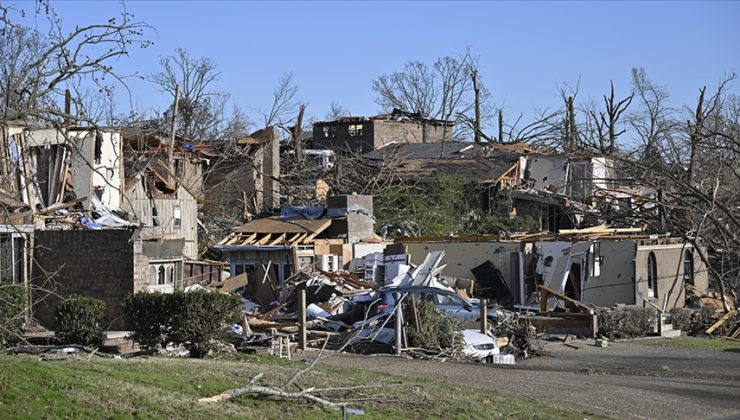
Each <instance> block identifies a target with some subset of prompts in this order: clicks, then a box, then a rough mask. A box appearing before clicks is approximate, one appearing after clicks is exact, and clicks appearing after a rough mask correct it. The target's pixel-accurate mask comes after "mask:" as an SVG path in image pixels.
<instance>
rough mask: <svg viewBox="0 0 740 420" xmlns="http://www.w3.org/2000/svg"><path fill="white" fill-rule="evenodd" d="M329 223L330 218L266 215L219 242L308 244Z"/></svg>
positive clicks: (221, 243)
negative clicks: (285, 218)
mask: <svg viewBox="0 0 740 420" xmlns="http://www.w3.org/2000/svg"><path fill="white" fill-rule="evenodd" d="M330 225H331V219H313V220H309V219H291V220H282V219H280V218H279V217H266V218H263V219H256V220H252V221H251V222H249V223H246V224H244V225H242V226H240V227H238V228H236V229H234V233H232V234H231V235H229V236H227V237H226V238H225V239H224V240H222V241H221V242H220V243H219V246H220V247H231V246H237V247H238V246H295V245H302V244H310V243H312V241H313V240H314V238H316V236H318V235H319V234H321V233H322V232H324V231H325V230H326V229H327V228H329V226H330Z"/></svg>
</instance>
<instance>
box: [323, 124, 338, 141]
mask: <svg viewBox="0 0 740 420" xmlns="http://www.w3.org/2000/svg"><path fill="white" fill-rule="evenodd" d="M322 131H323V133H324V138H325V139H333V138H334V137H336V135H337V127H336V126H334V125H325V126H324V127H323V129H322Z"/></svg>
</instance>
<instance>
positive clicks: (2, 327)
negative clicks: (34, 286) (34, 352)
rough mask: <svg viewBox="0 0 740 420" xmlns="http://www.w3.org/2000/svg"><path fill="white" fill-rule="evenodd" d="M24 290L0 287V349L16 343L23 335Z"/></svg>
mask: <svg viewBox="0 0 740 420" xmlns="http://www.w3.org/2000/svg"><path fill="white" fill-rule="evenodd" d="M25 310H26V289H25V288H23V287H20V286H0V348H5V347H7V346H10V345H13V344H15V343H17V342H18V341H19V340H20V338H21V337H22V335H23V331H22V329H23V322H24V319H25Z"/></svg>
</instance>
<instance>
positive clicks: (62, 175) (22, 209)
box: [0, 121, 123, 284]
mask: <svg viewBox="0 0 740 420" xmlns="http://www.w3.org/2000/svg"><path fill="white" fill-rule="evenodd" d="M122 176H123V159H122V158H121V136H120V133H119V132H118V131H117V130H115V129H111V128H105V127H78V126H67V127H62V128H59V129H57V128H49V127H47V126H42V125H38V124H35V123H27V122H24V121H11V122H3V123H0V282H14V283H24V284H25V282H27V281H28V279H29V278H30V277H31V275H30V274H31V270H32V264H31V263H32V259H33V258H32V250H31V246H32V243H33V241H32V237H33V234H34V230H35V228H36V227H42V226H43V225H44V223H43V221H44V219H43V218H41V219H37V218H34V216H36V215H42V216H45V217H46V216H49V215H51V214H53V213H54V212H55V211H66V210H64V209H65V208H67V207H71V206H72V205H74V206H77V207H80V208H85V209H87V210H93V208H98V209H101V211H102V208H104V207H106V208H116V207H117V206H118V205H119V204H120V202H121V186H122ZM64 202H73V204H72V205H65V204H62V203H64ZM34 222H38V223H36V227H34Z"/></svg>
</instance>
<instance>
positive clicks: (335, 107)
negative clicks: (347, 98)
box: [326, 101, 351, 121]
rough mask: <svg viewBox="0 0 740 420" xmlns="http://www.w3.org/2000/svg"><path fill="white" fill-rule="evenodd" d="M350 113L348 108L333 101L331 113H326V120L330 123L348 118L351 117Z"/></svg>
mask: <svg viewBox="0 0 740 420" xmlns="http://www.w3.org/2000/svg"><path fill="white" fill-rule="evenodd" d="M350 115H351V114H350V112H349V111H348V110H347V108H345V107H343V106H342V105H340V104H339V103H337V102H335V101H331V105H330V106H329V112H327V113H326V119H327V120H328V121H332V120H336V119H339V118H341V117H347V116H350Z"/></svg>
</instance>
